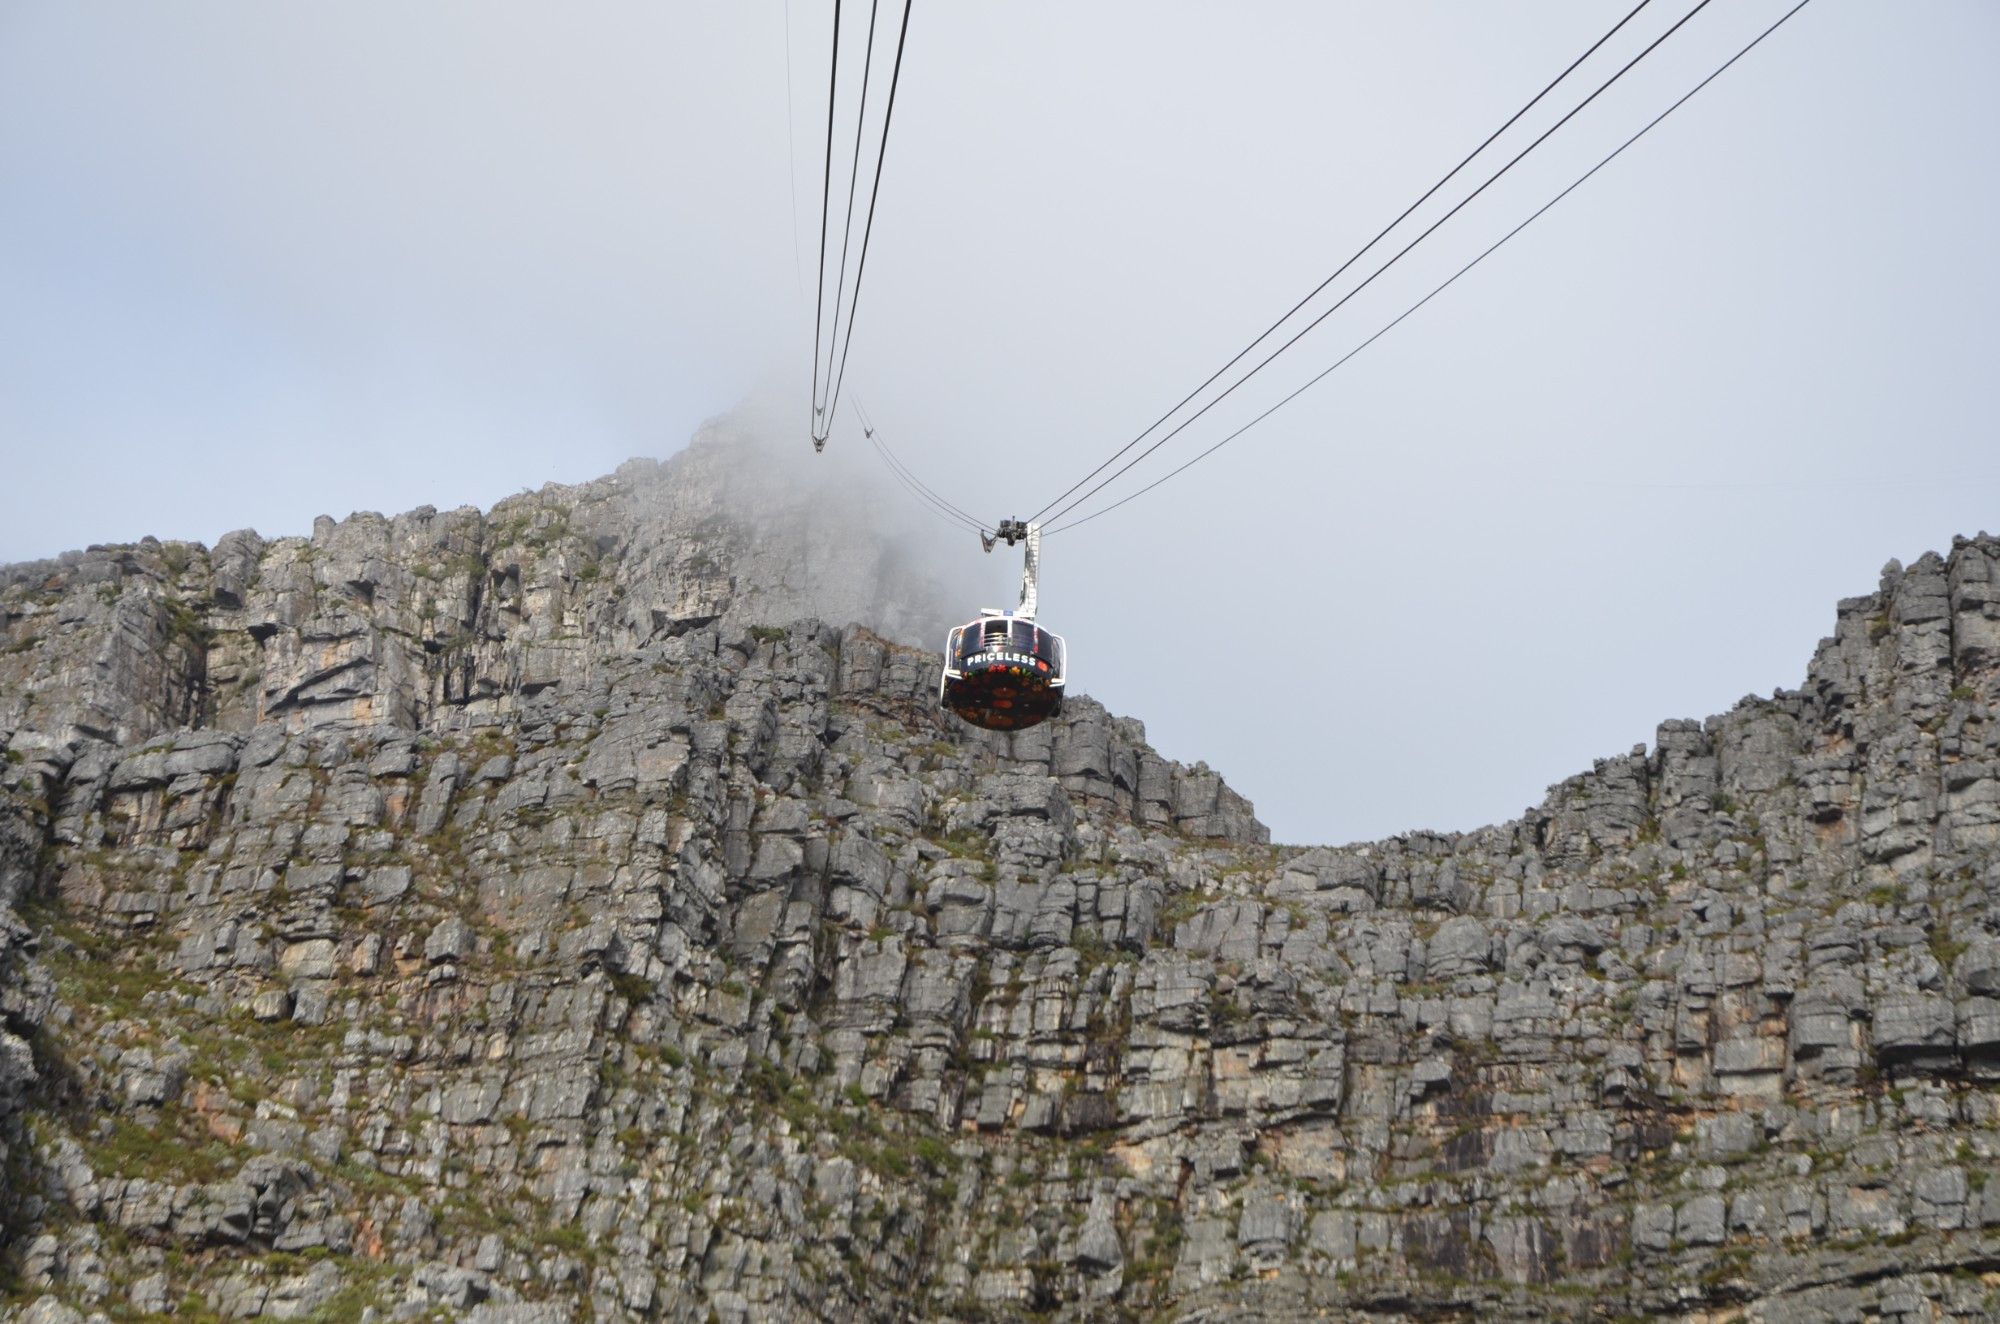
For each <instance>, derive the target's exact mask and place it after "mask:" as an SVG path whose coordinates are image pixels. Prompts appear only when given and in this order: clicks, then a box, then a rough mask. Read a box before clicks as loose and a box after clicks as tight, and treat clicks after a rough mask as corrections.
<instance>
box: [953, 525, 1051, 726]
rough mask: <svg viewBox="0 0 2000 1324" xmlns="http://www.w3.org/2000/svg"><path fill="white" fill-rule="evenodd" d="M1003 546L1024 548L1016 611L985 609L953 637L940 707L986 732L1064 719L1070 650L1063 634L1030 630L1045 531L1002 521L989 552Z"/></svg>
mask: <svg viewBox="0 0 2000 1324" xmlns="http://www.w3.org/2000/svg"><path fill="white" fill-rule="evenodd" d="M1002 539H1004V540H1005V541H1006V542H1007V545H1008V546H1010V547H1011V546H1013V544H1014V543H1015V542H1017V541H1022V540H1025V541H1026V542H1027V544H1028V552H1027V562H1026V564H1025V565H1024V566H1023V567H1022V570H1021V605H1020V606H1019V607H1018V608H1016V609H1015V610H1013V611H1000V610H998V609H997V608H991V607H989V608H987V609H985V610H984V611H982V612H980V614H979V619H978V620H976V621H967V622H966V623H965V624H964V625H961V626H959V627H958V628H957V629H955V630H953V631H952V632H951V635H950V637H949V638H947V639H946V640H945V645H944V675H943V676H942V677H940V678H939V680H938V704H939V705H940V706H941V707H945V708H949V709H951V711H953V712H955V713H957V714H958V715H959V716H960V717H962V718H964V719H965V720H966V721H968V722H970V723H972V724H973V725H974V726H980V727H985V728H986V729H987V730H988V731H1020V730H1023V729H1025V728H1027V727H1030V726H1034V725H1036V724H1037V723H1040V722H1045V721H1047V720H1048V719H1049V718H1051V717H1054V716H1056V715H1057V714H1058V713H1060V712H1062V701H1063V687H1064V684H1065V682H1066V681H1067V680H1068V678H1069V649H1068V647H1067V646H1066V645H1065V644H1064V643H1063V639H1062V636H1061V635H1059V634H1052V633H1050V632H1049V631H1047V630H1044V629H1043V628H1042V627H1041V626H1039V625H1037V624H1036V623H1035V607H1036V605H1037V604H1036V598H1037V596H1038V594H1037V589H1036V579H1037V576H1038V574H1039V572H1040V569H1041V559H1042V526H1041V525H1039V524H1023V523H1021V522H1020V521H1019V520H1002V521H1000V531H999V533H998V534H996V535H995V536H994V538H993V539H992V540H991V541H989V542H988V543H987V550H989V551H991V550H992V543H993V542H998V541H1000V540H1002Z"/></svg>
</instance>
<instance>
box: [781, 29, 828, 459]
mask: <svg viewBox="0 0 2000 1324" xmlns="http://www.w3.org/2000/svg"><path fill="white" fill-rule="evenodd" d="M787 58H789V54H788V56H787ZM839 86H840V0H833V65H832V68H831V69H830V70H828V72H827V76H826V165H825V166H824V167H823V168H822V170H821V172H820V184H819V286H818V288H817V289H816V290H815V291H814V298H813V385H812V419H811V423H812V435H813V437H814V438H815V439H817V438H818V436H819V417H820V414H819V342H820V314H821V313H822V312H823V311H824V310H825V307H826V218H827V208H828V203H829V202H830V201H831V200H832V197H833V102H834V92H835V90H836V89H837V88H838V87H839Z"/></svg>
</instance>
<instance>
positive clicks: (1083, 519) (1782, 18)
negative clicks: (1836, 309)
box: [1044, 0, 1812, 536]
mask: <svg viewBox="0 0 2000 1324" xmlns="http://www.w3.org/2000/svg"><path fill="white" fill-rule="evenodd" d="M1811 3H1812V0H1798V3H1797V4H1795V5H1793V6H1792V7H1791V8H1790V9H1788V10H1786V11H1785V12H1784V13H1783V14H1781V15H1779V17H1778V20H1777V22H1775V23H1773V24H1771V26H1770V27H1768V28H1765V29H1764V30H1763V31H1762V32H1760V33H1758V34H1757V35H1756V36H1755V37H1753V38H1752V39H1751V40H1750V42H1749V44H1748V45H1746V46H1744V47H1743V49H1741V50H1739V51H1737V52H1736V54H1734V55H1732V56H1730V57H1729V58H1728V59H1727V60H1725V61H1723V62H1722V64H1721V65H1720V66H1718V67H1717V68H1716V70H1715V72H1714V73H1711V74H1710V75H1709V76H1708V77H1706V78H1704V79H1702V80H1701V81H1700V82H1699V83H1696V84H1695V85H1694V86H1693V87H1692V88H1690V89H1688V91H1687V92H1686V93H1685V94H1684V95H1683V96H1682V97H1681V98H1680V100H1678V101H1676V102H1674V103H1673V104H1672V105H1671V106H1668V107H1667V108H1666V109H1665V110H1663V111H1661V112H1660V113H1659V114H1658V115H1655V116H1654V117H1653V118H1652V119H1651V120H1650V121H1648V122H1647V124H1646V126H1645V127H1644V128H1642V129H1640V130H1639V131H1638V132H1637V133H1635V134H1633V135H1632V136H1631V137H1630V138H1627V139H1626V140H1625V141H1624V142H1622V143H1620V144H1619V145H1618V146H1617V147H1616V148H1615V149H1613V150H1612V152H1611V154H1610V155H1608V156H1606V157H1605V158H1604V159H1603V160H1601V161H1599V162H1598V163H1597V164H1596V165H1594V166H1592V167H1591V168H1590V169H1589V170H1586V171H1585V172H1584V173H1583V174H1581V175H1579V176H1578V177H1577V179H1576V181H1575V182H1574V183H1572V184H1571V185H1570V186H1569V187H1568V188H1566V189H1564V190H1563V191H1562V192H1560V193H1558V194H1556V195H1555V196H1554V197H1553V198H1550V199H1549V200H1548V201H1547V202H1545V203H1543V204H1542V205H1541V206H1540V207H1538V208H1537V209H1536V210H1535V211H1534V212H1533V213H1532V214H1530V215H1529V217H1528V218H1527V219H1526V220H1524V221H1522V222H1521V223H1520V224H1519V225H1517V226H1515V227H1514V228H1513V229H1511V230H1509V231H1508V232H1507V233H1506V234H1504V235H1502V236H1500V238H1499V239H1497V240H1496V241H1494V243H1493V244H1492V245H1491V246H1490V247H1489V248H1487V249H1486V250H1485V251H1484V252H1482V253H1481V254H1480V255H1479V256H1478V257H1475V258H1473V259H1472V261H1470V262H1468V263H1466V264H1465V265H1464V266H1462V267H1460V268H1459V269H1458V270H1457V271H1455V272H1453V273H1452V274H1451V277H1450V278H1449V279H1447V280H1446V281H1445V282H1444V283H1443V284H1441V285H1439V286H1438V287H1437V288H1436V289H1433V290H1432V291H1431V292H1430V293H1429V294H1426V295H1425V296H1424V297H1423V298H1421V299H1419V300H1417V301H1416V302H1415V303H1413V304H1411V305H1410V306H1409V307H1408V308H1406V309H1404V310H1403V312H1402V313H1401V315H1399V316H1398V317H1397V318H1396V319H1395V320H1394V321H1392V322H1390V323H1389V324H1388V325H1387V326H1384V327H1383V328H1382V329H1381V330H1379V331H1377V332H1376V333H1375V334H1374V335H1372V336H1370V337H1368V339H1366V340H1364V341H1362V342H1361V343H1360V344H1358V345H1356V346H1355V347H1354V348H1353V349H1350V350H1348V351H1347V353H1345V354H1343V355H1341V356H1340V357H1339V358H1338V359H1335V360H1334V361H1333V363H1332V364H1331V365H1330V366H1328V367H1327V368H1325V369H1322V370H1321V371H1320V372H1319V374H1318V375H1317V376H1315V377H1313V378H1312V379H1311V380H1310V381H1308V382H1306V383H1305V385H1303V386H1300V387H1299V388H1298V389H1296V390H1294V391H1293V392H1292V393H1291V394H1290V395H1287V396H1285V397H1284V398H1283V399H1282V400H1280V401H1278V402H1277V403H1276V404H1274V405H1272V406H1271V407H1270V408H1269V409H1266V410H1265V411H1264V412H1263V413H1261V414H1259V415H1257V417H1255V418H1253V419H1251V420H1250V421H1249V422H1248V423H1245V424H1244V425H1243V426H1242V427H1240V428H1237V429H1236V430H1235V431H1234V432H1232V433H1230V434H1229V435H1228V436H1226V437H1224V438H1223V439H1222V440H1221V441H1218V442H1216V443H1215V444H1214V445H1213V446H1210V447H1209V448H1208V449H1207V450H1205V451H1202V452H1201V453H1200V454H1198V455H1196V456H1195V457H1194V458H1193V459H1190V460H1188V461H1187V462H1186V463H1184V464H1182V465H1181V466H1180V467H1179V468H1176V469H1172V470H1170V471H1168V472H1167V473H1166V474H1164V475H1162V476H1161V477H1159V478H1155V479H1154V480H1153V481H1152V482H1150V483H1148V484H1146V485H1145V486H1144V487H1142V488H1140V489H1139V490H1138V491H1136V492H1133V493H1131V494H1130V495H1129V496H1124V497H1120V498H1119V499H1118V500H1116V501H1114V502H1112V503H1111V504H1110V505H1108V506H1105V507H1104V508H1103V509H1101V510H1094V511H1092V512H1091V513H1090V514H1088V515H1083V516H1080V517H1078V518H1076V519H1073V520H1071V521H1070V522H1069V523H1067V524H1060V525H1057V526H1056V527H1055V528H1053V529H1050V530H1048V533H1047V534H1045V535H1044V536H1049V535H1053V534H1057V533H1061V532H1063V531H1064V530H1066V529H1073V528H1076V527H1077V526H1078V525H1080V524H1088V523H1089V522H1090V521H1091V520H1094V519H1096V518H1097V517H1098V516H1099V515H1109V514H1110V513H1111V512H1112V511H1114V510H1116V509H1118V507H1120V506H1122V505H1124V504H1125V503H1126V502H1128V501H1134V500H1137V499H1138V498H1139V497H1142V496H1144V495H1145V494H1146V493H1148V492H1150V491H1152V490H1153V489H1154V488H1156V487H1158V486H1159V485H1160V484H1161V483H1164V482H1166V481H1167V479H1169V478H1172V477H1174V476H1175V475H1177V474H1179V473H1181V472H1183V471H1184V470H1187V469H1189V468H1192V467H1193V466H1194V465H1196V464H1199V463H1200V462H1201V461H1203V460H1205V459H1207V458H1208V457H1209V456H1211V455H1213V454H1215V452H1217V451H1219V450H1221V449H1222V448H1223V447H1224V446H1227V445H1228V444H1229V443H1230V442H1232V441H1234V440H1236V438H1238V437H1240V436H1242V435H1243V434H1244V433H1245V432H1248V431H1249V430H1250V429H1251V428H1253V427H1255V426H1257V424H1259V423H1261V422H1263V421H1264V420H1265V419H1267V418H1269V417H1270V416H1271V415H1272V414H1275V413H1277V412H1278V410H1280V409H1282V408H1284V407H1285V406H1286V405H1288V404H1290V403H1291V402H1292V401H1293V400H1296V399H1297V398H1298V397H1299V396H1301V395H1303V394H1305V392H1306V391H1308V390H1309V389H1311V388H1312V387H1314V386H1316V385H1318V384H1319V382H1320V381H1321V380H1322V379H1324V378H1325V377H1326V376H1328V375H1329V374H1330V373H1332V372H1333V370H1334V369H1335V368H1338V367H1340V366H1341V365H1342V364H1344V363H1346V362H1347V361H1348V360H1349V359H1351V358H1353V357H1354V356H1355V355H1356V354H1359V353H1360V352H1361V351H1362V350H1364V349H1367V348H1368V347H1369V346H1370V345H1372V344H1374V343H1375V342H1376V341H1378V340H1380V339H1381V338H1382V337H1383V336H1385V335H1387V334H1388V333H1389V332H1390V331H1392V330H1394V329H1395V328H1396V326H1397V325H1398V324H1399V323H1401V322H1402V321H1403V320H1404V318H1407V317H1409V316H1410V315H1411V314H1412V313H1414V312H1416V311H1417V309H1419V308H1421V307H1423V306H1424V305H1425V304H1427V303H1429V302H1430V301H1431V300H1432V299H1435V298H1436V297H1437V296H1438V295H1440V294H1443V293H1444V292H1445V291H1446V290H1447V289H1449V288H1450V287H1451V286H1452V285H1454V284H1456V283H1457V281H1458V278H1459V277H1460V276H1463V275H1464V274H1465V273H1466V272H1468V271H1471V270H1472V269H1473V268H1474V267H1476V266H1478V265H1479V264H1480V263H1481V262H1484V261H1485V260H1486V259H1487V258H1488V257H1490V256H1492V255H1493V253H1495V252H1496V251H1498V250H1499V248H1500V247H1501V245H1503V244H1505V243H1506V242H1507V241H1508V240H1510V239H1512V238H1513V237H1514V236H1515V235H1517V234H1519V233H1521V231H1523V230H1525V229H1527V228H1528V227H1529V226H1530V225H1532V224H1534V223H1535V221H1536V220H1537V219H1539V218H1540V217H1541V216H1542V214H1543V213H1544V212H1547V211H1548V210H1549V209H1550V208H1552V207H1554V206H1555V205H1556V204H1557V203H1558V202H1561V201H1562V200H1563V199H1564V198H1566V197H1568V196H1569V195H1570V194H1572V193H1574V192H1575V191H1576V190H1577V189H1578V188H1580V187H1581V186H1582V185H1583V183H1584V181H1586V180H1588V179H1589V178H1590V177H1591V176H1592V175H1595V174H1596V173H1597V172H1598V171H1600V170H1602V169H1604V167H1606V166H1608V165H1610V164H1611V163H1612V161H1614V160H1616V159H1617V158H1618V157H1619V156H1620V155H1621V154H1622V153H1623V152H1624V151H1625V149H1626V148H1628V147H1630V146H1631V145H1632V144H1633V143H1636V142H1638V141H1639V140H1640V139H1641V138H1643V137H1645V136H1646V135H1647V134H1648V133H1650V132H1652V131H1653V128H1654V127H1655V126H1656V125H1658V124H1659V123H1660V121H1661V120H1664V119H1665V118H1666V117H1667V116H1669V115H1671V114H1673V113H1674V112H1675V111H1676V110H1679V109H1680V108H1681V107H1682V106H1683V105H1685V104H1686V103H1687V102H1688V101H1690V100H1692V99H1693V97H1694V95H1695V93H1697V92H1699V91H1701V90H1702V89H1703V88H1705V87H1707V86H1708V85H1709V84H1710V83H1712V82H1714V81H1715V80H1716V79H1717V78H1720V77H1721V76H1722V75H1723V73H1724V72H1726V71H1727V70H1728V69H1729V67H1730V66H1731V65H1733V64H1735V63H1736V62H1737V61H1738V60H1740V59H1742V58H1743V57H1744V56H1746V55H1748V54H1749V53H1750V52H1751V51H1752V50H1754V49H1755V48H1756V47H1757V46H1758V44H1759V43H1761V42H1762V41H1763V40H1764V38H1766V37H1768V36H1770V35H1771V34H1772V33H1773V32H1776V31H1777V30H1778V29H1779V28H1781V27H1783V26H1784V25H1785V23H1786V22H1787V21H1788V20H1789V19H1790V18H1791V17H1792V15H1794V14H1796V13H1798V12H1799V11H1800V10H1801V9H1804V8H1805V7H1806V6H1807V5H1809V4H1811ZM1120 472H1121V473H1122V472H1124V471H1123V470H1120ZM1072 504H1074V503H1072Z"/></svg>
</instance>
